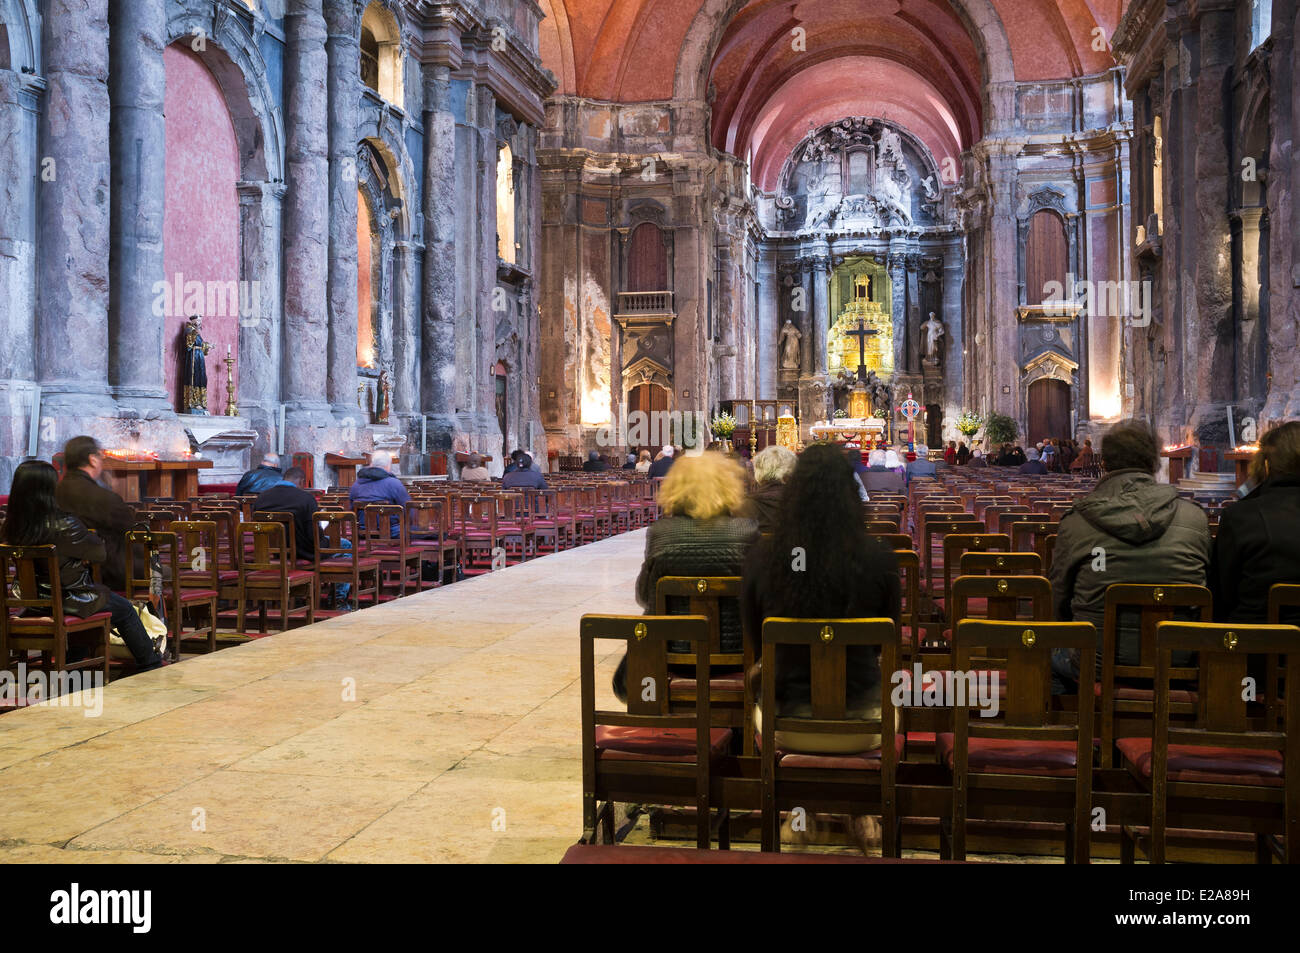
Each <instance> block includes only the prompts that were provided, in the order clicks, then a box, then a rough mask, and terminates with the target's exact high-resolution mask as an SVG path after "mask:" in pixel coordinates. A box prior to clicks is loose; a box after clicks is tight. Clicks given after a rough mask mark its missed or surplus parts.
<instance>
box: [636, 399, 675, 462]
mask: <svg viewBox="0 0 1300 953" xmlns="http://www.w3.org/2000/svg"><path fill="white" fill-rule="evenodd" d="M627 410H628V415H629V419H628V432H629V434H635V435H637V436H640V435H642V434H644V435H645V439H646V440H649V441H650V443H642V444H641V445H639V446H635V447H630V448H629V449H630V450H632V451H633V452H634V453H640V452H641V451H642V450H649V451H650V453H651V455H652V456H653V455H654V454H655V453H656V452H657V451H658V450H659V448H660V447H662V446H663V444H664V442H666V441H667V440H668V439H669V434H668V433H667V432H666V431H664V425H663V424H662V423H659V424H658V425H657V426H656V422H655V418H654V417H653V416H649V417H648V419H647V420H646V421H645V423H644V424H643V425H642V427H640V428H636V427H635V423H636V419H635V418H632V417H631V415H632V414H634V413H638V412H639V413H642V414H647V415H653V414H656V413H662V412H664V411H667V410H668V391H666V390H665V389H664V388H662V387H660V386H659V385H658V384H638V385H637V386H636V387H633V388H632V390H631V391H629V392H628V395H627ZM660 431H664V432H662V433H661V432H660ZM656 438H657V439H658V440H659V443H658V444H654V441H655V439H656ZM652 444H654V445H652Z"/></svg>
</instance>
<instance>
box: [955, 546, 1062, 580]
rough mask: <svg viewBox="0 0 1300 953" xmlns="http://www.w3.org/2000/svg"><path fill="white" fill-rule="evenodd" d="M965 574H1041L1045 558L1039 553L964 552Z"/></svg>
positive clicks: (961, 565)
mask: <svg viewBox="0 0 1300 953" xmlns="http://www.w3.org/2000/svg"><path fill="white" fill-rule="evenodd" d="M959 568H960V570H961V575H963V576H1041V575H1042V574H1043V558H1042V557H1041V556H1039V555H1038V553H978V552H976V553H971V552H967V553H962V556H961V564H960V567H959Z"/></svg>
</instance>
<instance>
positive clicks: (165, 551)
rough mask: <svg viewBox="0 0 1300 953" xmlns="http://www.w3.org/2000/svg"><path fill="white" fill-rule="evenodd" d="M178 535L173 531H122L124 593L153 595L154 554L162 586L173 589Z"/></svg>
mask: <svg viewBox="0 0 1300 953" xmlns="http://www.w3.org/2000/svg"><path fill="white" fill-rule="evenodd" d="M178 546H179V537H178V536H177V535H176V533H175V532H163V533H150V532H146V531H144V530H139V529H133V530H128V531H127V534H126V547H125V549H126V552H125V559H126V563H125V567H124V568H125V574H126V597H127V598H128V599H148V598H149V597H150V596H151V595H153V594H154V593H153V563H154V560H155V557H156V558H157V562H158V565H159V567H160V568H161V569H162V573H163V578H162V580H161V582H162V585H163V587H164V588H170V589H171V590H172V591H173V592H175V590H176V574H177V568H176V549H177V547H178Z"/></svg>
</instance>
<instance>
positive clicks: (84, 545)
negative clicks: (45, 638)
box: [3, 437, 164, 672]
mask: <svg viewBox="0 0 1300 953" xmlns="http://www.w3.org/2000/svg"><path fill="white" fill-rule="evenodd" d="M81 439H86V440H89V439H90V438H89V437H86V438H81ZM64 452H65V454H66V452H67V451H64ZM64 459H65V460H66V459H67V458H66V456H65V458H64ZM69 472H71V471H69ZM57 482H58V474H57V473H56V472H55V470H54V467H53V466H51V465H50V464H48V463H46V462H45V461H44V460H25V461H23V462H22V463H20V464H18V468H17V469H16V470H15V471H14V479H13V485H12V487H11V489H10V490H9V514H8V517H7V518H6V519H5V522H4V526H3V539H4V542H5V543H7V544H9V545H10V546H53V547H54V548H55V552H56V553H57V555H58V560H59V570H58V571H59V585H60V588H61V590H62V593H63V605H62V607H61V610H62V612H63V613H64V615H69V616H76V617H77V618H78V619H86V618H89V617H90V616H92V615H94V614H95V613H97V612H109V613H112V617H113V619H112V624H113V628H114V629H115V630H116V631H117V634H118V636H119V637H120V638H121V639H122V642H123V643H125V645H126V647H127V648H128V649H130V651H131V657H132V658H133V659H135V664H136V665H137V666H138V670H139V671H141V672H147V671H149V670H150V669H155V668H158V667H159V666H160V665H162V664H164V663H163V660H162V656H160V655H159V654H158V650H157V649H156V648H155V647H154V643H153V640H152V639H150V638H149V633H147V632H146V631H145V628H144V624H143V623H142V622H141V621H140V617H139V616H138V615H137V614H136V611H135V607H134V606H133V605H132V604H131V603H130V601H129V600H127V599H126V598H124V597H123V596H119V595H118V594H117V593H115V592H112V591H111V590H109V589H108V587H107V586H103V585H100V584H99V583H97V582H95V580H94V577H93V576H92V574H91V564H92V563H102V562H104V560H105V558H106V556H107V550H106V548H105V546H104V541H103V540H102V539H100V538H99V537H98V536H96V535H95V534H94V533H92V532H89V531H88V530H87V529H86V526H85V524H84V523H82V522H81V520H79V519H78V518H77V517H76V516H73V515H72V514H70V513H67V512H64V511H63V510H61V509H60V508H59V505H58V503H57V502H56V500H55V487H56V485H57ZM36 585H37V589H38V590H39V591H38V592H35V593H23V597H24V598H33V599H35V598H40V597H41V596H45V597H46V598H48V597H49V596H50V593H51V590H52V584H51V581H50V580H49V579H47V578H43V577H38V579H37V583H36ZM34 611H36V610H31V611H25V612H24V614H25V615H31V614H32V613H33V612H34ZM70 641H71V646H70V648H71V649H72V652H71V653H70V656H69V661H73V662H76V661H80V660H82V659H84V658H88V657H89V654H88V653H87V652H86V651H85V640H83V639H77V638H75V637H74V638H73V639H71V640H70Z"/></svg>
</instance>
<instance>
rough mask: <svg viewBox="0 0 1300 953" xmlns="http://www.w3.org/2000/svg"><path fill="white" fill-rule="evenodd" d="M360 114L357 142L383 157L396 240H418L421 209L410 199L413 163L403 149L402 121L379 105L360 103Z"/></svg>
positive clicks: (413, 172)
mask: <svg viewBox="0 0 1300 953" xmlns="http://www.w3.org/2000/svg"><path fill="white" fill-rule="evenodd" d="M361 115H362V119H361V122H360V124H359V125H358V127H357V139H358V142H366V143H369V144H370V146H371V147H373V148H374V150H375V151H376V152H377V153H378V154H379V156H380V158H381V159H382V160H383V163H384V168H385V170H386V171H385V176H386V178H387V180H388V188H389V191H390V192H391V193H392V196H393V198H394V199H395V200H396V202H397V204H396V205H395V206H393V207H392V208H390V209H389V218H390V220H391V222H392V224H393V227H394V228H395V230H396V236H397V240H399V241H404V240H414V241H419V240H420V238H419V233H420V228H419V225H420V211H419V209H418V208H415V207H413V203H412V201H411V196H412V195H414V194H415V192H416V189H415V163H414V161H412V159H411V155H410V153H409V152H407V150H406V142H405V140H404V139H403V138H402V126H401V123H400V122H398V121H397V120H395V119H392V118H391V114H390V113H389V112H388V110H387V109H385V108H384V107H381V106H378V105H373V104H365V103H363V104H362V107H361ZM394 213H395V214H394Z"/></svg>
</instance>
